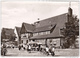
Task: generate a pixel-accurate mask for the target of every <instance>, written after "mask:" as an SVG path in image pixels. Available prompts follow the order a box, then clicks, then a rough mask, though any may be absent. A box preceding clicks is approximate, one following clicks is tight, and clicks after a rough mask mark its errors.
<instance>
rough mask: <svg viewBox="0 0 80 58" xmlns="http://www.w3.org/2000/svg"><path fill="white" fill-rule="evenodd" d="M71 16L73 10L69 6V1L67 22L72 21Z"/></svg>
mask: <svg viewBox="0 0 80 58" xmlns="http://www.w3.org/2000/svg"><path fill="white" fill-rule="evenodd" d="M72 16H73V10H72V8H71V3H70V2H69V8H68V22H71V21H72Z"/></svg>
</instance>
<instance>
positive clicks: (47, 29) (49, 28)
mask: <svg viewBox="0 0 80 58" xmlns="http://www.w3.org/2000/svg"><path fill="white" fill-rule="evenodd" d="M55 26H56V24H51V25H47V26H43V27H38V28H35V30H34V32H41V31H50V30H51V29H52V28H54V27H55Z"/></svg>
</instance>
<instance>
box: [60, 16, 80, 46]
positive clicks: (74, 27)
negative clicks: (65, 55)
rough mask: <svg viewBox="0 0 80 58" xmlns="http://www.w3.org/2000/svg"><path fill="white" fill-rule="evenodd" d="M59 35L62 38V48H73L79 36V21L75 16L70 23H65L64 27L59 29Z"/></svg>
mask: <svg viewBox="0 0 80 58" xmlns="http://www.w3.org/2000/svg"><path fill="white" fill-rule="evenodd" d="M60 31H61V34H62V35H63V36H64V39H65V41H64V44H63V45H64V47H65V48H69V47H70V46H72V45H74V46H75V40H76V38H77V36H78V35H79V20H78V19H77V16H75V17H72V18H70V21H68V22H66V23H65V27H64V28H62V29H60Z"/></svg>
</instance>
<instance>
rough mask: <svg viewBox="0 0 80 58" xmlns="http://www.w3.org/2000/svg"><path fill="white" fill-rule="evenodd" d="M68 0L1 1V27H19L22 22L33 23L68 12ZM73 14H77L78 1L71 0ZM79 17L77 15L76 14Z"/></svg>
mask: <svg viewBox="0 0 80 58" xmlns="http://www.w3.org/2000/svg"><path fill="white" fill-rule="evenodd" d="M68 7H69V2H53V3H49V2H46V3H31V2H19V1H18V2H2V8H1V9H2V26H1V27H2V28H3V27H5V28H14V27H15V26H18V27H21V24H22V23H23V22H26V23H34V22H36V21H38V20H37V19H38V18H40V20H43V19H46V18H49V17H53V16H57V15H60V14H63V13H67V12H68ZM71 8H72V9H73V14H76V15H78V13H79V12H78V3H77V2H71ZM78 17H79V15H78Z"/></svg>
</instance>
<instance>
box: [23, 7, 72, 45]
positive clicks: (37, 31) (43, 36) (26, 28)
mask: <svg viewBox="0 0 80 58" xmlns="http://www.w3.org/2000/svg"><path fill="white" fill-rule="evenodd" d="M72 18H73V14H72V9H71V8H69V9H68V13H64V14H60V15H57V16H54V17H50V18H47V19H44V20H41V21H37V22H35V23H34V24H28V23H22V27H21V34H22V38H23V39H24V38H25V36H26V37H27V38H26V39H29V40H36V41H39V40H40V42H43V41H44V42H45V44H46V43H47V41H49V40H50V39H52V40H50V41H53V43H54V42H55V41H56V42H57V43H59V44H58V46H60V45H61V43H60V42H61V40H62V38H63V36H62V35H61V33H60V29H62V28H65V24H66V22H70V21H73V19H72ZM23 34H24V35H25V36H24V35H23ZM30 35H31V36H30ZM29 36H30V37H29ZM62 42H63V41H62Z"/></svg>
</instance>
